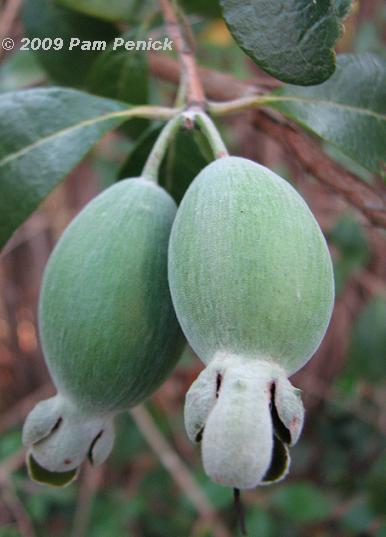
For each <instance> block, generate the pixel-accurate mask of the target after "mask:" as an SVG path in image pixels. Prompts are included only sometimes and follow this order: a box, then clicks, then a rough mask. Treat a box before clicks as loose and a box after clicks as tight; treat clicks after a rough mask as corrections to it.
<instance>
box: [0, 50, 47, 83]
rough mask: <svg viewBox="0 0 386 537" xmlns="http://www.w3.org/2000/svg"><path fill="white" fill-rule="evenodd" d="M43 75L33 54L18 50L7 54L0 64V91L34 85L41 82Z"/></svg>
mask: <svg viewBox="0 0 386 537" xmlns="http://www.w3.org/2000/svg"><path fill="white" fill-rule="evenodd" d="M45 76H46V75H45V73H44V71H43V69H42V68H41V66H40V65H39V63H38V62H37V60H36V56H35V54H34V53H33V52H30V51H27V50H20V51H18V52H15V53H14V54H12V55H10V56H7V57H6V58H5V60H4V61H3V63H2V64H1V66H0V92H4V91H15V90H17V89H22V88H24V87H27V86H36V85H37V84H41V82H42V81H43V80H44V79H45Z"/></svg>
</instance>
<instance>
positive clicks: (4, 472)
mask: <svg viewBox="0 0 386 537" xmlns="http://www.w3.org/2000/svg"><path fill="white" fill-rule="evenodd" d="M24 460H25V449H24V448H21V449H19V451H16V452H15V453H12V455H10V456H9V457H7V458H6V459H3V460H2V461H1V462H0V485H1V484H2V483H5V482H6V481H7V480H8V478H9V476H10V475H11V474H12V472H14V471H15V470H17V469H18V468H20V467H21V466H23V464H24Z"/></svg>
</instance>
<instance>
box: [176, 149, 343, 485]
mask: <svg viewBox="0 0 386 537" xmlns="http://www.w3.org/2000/svg"><path fill="white" fill-rule="evenodd" d="M169 284H170V289H171V294H172V299H173V303H174V307H175V310H176V313H177V317H178V320H179V322H180V325H181V327H182V329H183V331H184V333H185V336H186V337H187V340H188V341H189V343H190V345H191V346H192V348H193V350H194V351H195V352H196V353H197V355H198V356H199V357H200V358H201V360H202V361H203V362H204V364H205V365H206V369H204V371H203V372H202V373H201V374H200V375H199V377H198V378H197V380H196V381H195V382H194V383H193V385H192V386H191V388H190V390H189V392H188V394H187V397H186V404H185V424H186V429H187V433H188V436H189V438H190V439H191V440H192V441H195V442H201V444H202V457H203V464H204V468H205V471H206V473H207V474H208V475H209V476H210V477H211V478H212V479H213V480H214V481H215V482H218V483H221V484H223V485H228V486H231V487H234V488H237V489H248V488H252V487H256V486H257V485H259V484H264V483H270V482H274V481H277V480H280V479H281V478H283V477H284V476H285V474H286V473H287V471H288V466H289V455H288V447H287V446H291V445H293V444H294V443H295V442H296V441H297V439H298V437H299V434H300V432H301V429H302V424H303V416H304V410H303V405H302V402H301V399H300V393H299V390H297V389H295V388H294V387H293V386H292V385H291V383H290V382H289V381H288V376H289V375H291V374H293V373H294V372H295V371H297V370H298V369H300V368H301V367H302V366H304V365H305V363H306V362H307V361H308V360H309V359H310V358H311V356H312V355H313V353H314V352H315V351H316V349H317V348H318V346H319V344H320V342H321V340H322V338H323V336H324V334H325V331H326V329H327V326H328V323H329V320H330V316H331V313H332V308H333V300H334V281H333V271H332V264H331V259H330V255H329V252H328V248H327V245H326V242H325V240H324V237H323V234H322V232H321V230H320V228H319V226H318V224H317V222H316V220H315V218H314V217H313V215H312V213H311V211H310V209H309V208H308V206H307V205H306V203H305V202H304V200H303V199H302V198H301V196H300V195H299V194H298V193H297V192H296V190H294V189H293V188H292V186H290V185H289V184H288V183H287V182H286V181H285V180H284V179H282V178H281V177H279V176H278V175H276V174H275V173H273V172H272V171H270V170H268V169H267V168H265V167H263V166H260V165H258V164H256V163H254V162H252V161H249V160H246V159H243V158H237V157H227V156H226V157H224V158H220V159H218V160H216V161H214V162H213V163H211V164H209V165H208V166H206V167H205V168H204V169H203V170H202V171H201V172H200V173H199V175H198V176H197V177H196V179H195V180H194V181H193V183H192V184H191V186H190V187H189V189H188V191H187V193H186V194H185V197H184V198H183V200H182V203H181V205H180V207H179V209H178V212H177V216H176V219H175V221H174V224H173V227H172V233H171V238H170V245H169Z"/></svg>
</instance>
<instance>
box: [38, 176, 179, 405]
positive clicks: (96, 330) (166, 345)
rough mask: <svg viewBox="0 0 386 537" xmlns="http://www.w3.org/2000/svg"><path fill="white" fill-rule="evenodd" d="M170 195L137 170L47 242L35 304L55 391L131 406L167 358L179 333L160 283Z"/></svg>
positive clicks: (160, 374)
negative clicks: (48, 248)
mask: <svg viewBox="0 0 386 537" xmlns="http://www.w3.org/2000/svg"><path fill="white" fill-rule="evenodd" d="M175 213H176V205H175V203H174V201H173V200H172V198H171V197H170V196H169V195H168V194H167V193H166V192H165V191H164V190H163V189H162V188H160V187H158V186H157V185H155V184H154V183H152V182H151V181H148V180H146V179H143V178H135V179H126V180H123V181H120V182H119V183H116V184H115V185H113V186H112V187H110V188H108V189H107V190H105V191H104V192H102V193H101V194H100V195H98V196H97V197H96V198H94V199H93V200H92V201H91V202H90V203H89V204H88V205H87V206H86V207H85V208H84V209H83V210H82V211H81V212H80V213H79V215H78V216H77V217H76V218H75V219H74V220H73V221H72V223H71V224H70V226H69V227H68V228H67V229H66V231H65V232H64V233H63V235H62V237H61V239H60V241H59V242H58V244H57V246H56V248H55V249H54V251H53V253H52V255H51V257H50V260H49V262H48V264H47V268H46V271H45V275H44V280H43V286H42V290H41V298H40V304H39V324H40V336H41V341H42V345H43V350H44V355H45V358H46V362H47V365H48V368H49V371H50V373H51V375H52V377H53V379H54V382H55V384H56V387H57V388H58V391H59V392H60V393H61V394H62V395H63V396H65V397H66V398H68V399H69V400H71V401H73V402H75V403H76V404H77V406H78V408H79V409H80V410H81V411H82V412H85V413H90V414H93V415H101V414H108V413H115V412H117V411H120V410H124V409H126V408H128V407H131V406H133V405H135V404H137V403H138V402H140V401H141V400H143V399H144V398H145V397H146V396H148V395H149V394H150V393H151V392H152V391H153V390H154V389H155V388H157V387H158V386H159V385H160V384H161V382H162V381H163V380H164V379H165V377H166V376H167V374H168V373H169V372H170V370H171V369H172V368H173V366H174V365H175V363H176V361H177V358H178V356H179V352H180V350H181V344H182V337H181V332H180V329H179V326H178V323H177V319H176V317H175V313H174V310H173V306H172V302H171V298H170V293H169V289H168V284H167V245H168V240H169V234H170V229H171V226H172V222H173V220H174V217H175Z"/></svg>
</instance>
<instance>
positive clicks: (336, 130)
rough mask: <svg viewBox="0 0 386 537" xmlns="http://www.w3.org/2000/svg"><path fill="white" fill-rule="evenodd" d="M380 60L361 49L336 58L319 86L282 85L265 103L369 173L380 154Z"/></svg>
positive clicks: (384, 65)
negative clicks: (358, 53) (329, 73)
mask: <svg viewBox="0 0 386 537" xmlns="http://www.w3.org/2000/svg"><path fill="white" fill-rule="evenodd" d="M385 88H386V60H384V59H383V58H381V57H379V56H377V55H375V54H371V53H367V54H362V55H355V54H341V55H339V56H338V61H337V69H336V72H335V74H334V75H333V76H332V77H331V78H330V79H329V80H327V82H325V83H324V84H321V85H320V86H315V87H311V88H299V87H296V86H286V87H284V88H281V89H279V90H277V91H276V92H274V93H273V94H271V95H270V96H268V97H267V100H266V102H267V104H269V105H270V106H273V107H274V108H276V109H278V110H280V112H282V113H283V114H284V115H286V116H288V117H289V118H291V119H293V120H294V121H296V122H297V123H299V124H300V125H302V126H303V127H306V128H307V129H309V130H311V131H312V132H314V133H315V134H317V135H318V136H320V137H321V138H323V139H324V140H325V141H326V142H329V143H331V144H333V145H335V146H336V147H338V148H339V149H340V150H341V151H342V152H343V153H345V154H346V155H348V156H349V157H351V158H352V159H353V160H355V161H357V162H359V163H360V164H362V165H363V166H364V167H365V168H367V169H369V170H370V171H372V172H374V173H381V171H382V166H384V162H385V157H386V147H385V139H386V99H385Z"/></svg>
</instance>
